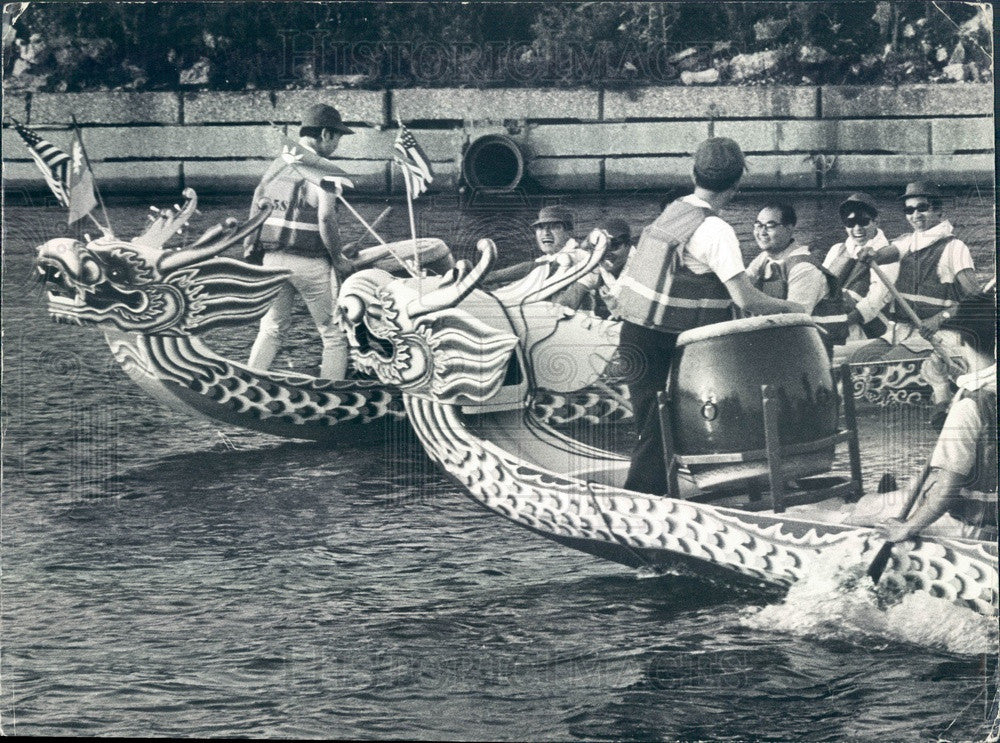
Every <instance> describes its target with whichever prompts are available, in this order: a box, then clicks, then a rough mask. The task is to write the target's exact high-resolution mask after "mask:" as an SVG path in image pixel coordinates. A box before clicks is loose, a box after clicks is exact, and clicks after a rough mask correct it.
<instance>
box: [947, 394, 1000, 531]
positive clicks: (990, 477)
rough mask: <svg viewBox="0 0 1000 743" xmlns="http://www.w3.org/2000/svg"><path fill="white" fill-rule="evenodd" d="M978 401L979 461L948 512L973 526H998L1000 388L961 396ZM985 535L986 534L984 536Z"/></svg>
mask: <svg viewBox="0 0 1000 743" xmlns="http://www.w3.org/2000/svg"><path fill="white" fill-rule="evenodd" d="M964 398H969V399H972V400H974V401H975V403H976V407H977V408H978V410H979V420H980V421H982V423H983V428H982V431H980V434H979V438H978V439H976V463H975V465H974V467H973V469H972V471H971V472H970V473H969V474H968V479H967V480H966V481H965V482H963V483H962V495H961V497H960V498H959V499H957V502H954V503H952V504H950V506H949V508H948V513H949V514H950V515H951V516H952V517H953V518H956V519H958V520H960V521H964V522H965V523H967V524H969V525H971V526H977V527H993V528H994V529H995V528H996V525H997V393H996V390H987V389H978V390H962V391H961V397H960V398H959V399H964ZM981 538H982V537H981Z"/></svg>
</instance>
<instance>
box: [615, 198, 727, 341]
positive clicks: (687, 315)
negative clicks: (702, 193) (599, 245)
mask: <svg viewBox="0 0 1000 743" xmlns="http://www.w3.org/2000/svg"><path fill="white" fill-rule="evenodd" d="M712 214H714V212H712V210H710V209H706V208H704V207H699V206H694V205H693V204H689V203H687V202H686V201H684V200H682V199H679V200H677V201H674V202H672V203H671V204H669V205H668V206H667V208H666V209H664V210H663V213H662V214H661V215H660V216H659V217H657V218H656V221H655V222H653V223H652V224H650V225H648V226H647V227H646V228H645V229H644V230H643V231H642V236H641V237H640V238H639V244H638V245H637V246H636V247H635V250H633V251H632V253H631V255H629V257H628V260H627V262H626V263H625V268H623V269H622V273H621V276H620V277H619V279H618V282H617V284H616V286H615V289H614V294H613V297H614V298H615V314H617V315H618V316H619V317H621V318H622V319H623V320H627V321H628V322H631V323H634V324H635V325H642V326H643V327H647V328H652V329H654V330H659V331H662V332H666V333H680V332H682V331H684V330H689V329H691V328H697V327H701V326H702V325H709V324H711V323H716V322H724V321H726V320H732V319H733V313H732V299H731V298H730V296H729V292H728V291H727V290H726V286H725V284H723V283H722V281H721V280H720V279H719V277H718V276H716V275H715V273H714V272H712V271H709V272H708V273H704V274H697V273H695V272H694V271H692V270H691V269H690V268H688V267H687V266H685V265H683V263H682V261H681V256H682V254H683V252H684V248H685V246H686V245H687V243H688V241H689V240H690V239H691V236H692V235H693V234H694V233H695V230H697V229H698V227H700V226H701V224H702V223H703V222H704V221H705V219H707V218H708V217H709V216H711V215H712Z"/></svg>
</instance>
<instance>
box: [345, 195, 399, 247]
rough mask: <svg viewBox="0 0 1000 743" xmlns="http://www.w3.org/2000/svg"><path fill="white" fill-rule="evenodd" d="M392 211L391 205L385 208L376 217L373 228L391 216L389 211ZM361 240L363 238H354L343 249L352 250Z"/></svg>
mask: <svg viewBox="0 0 1000 743" xmlns="http://www.w3.org/2000/svg"><path fill="white" fill-rule="evenodd" d="M391 211H392V207H391V206H387V207H386V208H385V209H383V210H382V213H381V214H379V215H378V216H377V217H375V220H374V221H373V222H372V227H371V228H372V229H373V230H374V229H375V228H376V227H378V226H379V225H381V224H382V223H383V222H384V221H385V218H386V217H388V216H389V213H390V212H391ZM359 242H361V238H358V239H357V240H352V241H351V242H349V243H347V245H345V246H344V247H343V250H350V249H352V248H353V247H355V246H356V245H357V244H358V243H359Z"/></svg>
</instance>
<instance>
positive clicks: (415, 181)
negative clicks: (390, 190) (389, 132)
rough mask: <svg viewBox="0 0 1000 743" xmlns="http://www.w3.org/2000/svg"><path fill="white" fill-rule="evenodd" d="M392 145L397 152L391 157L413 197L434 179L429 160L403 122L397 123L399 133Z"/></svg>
mask: <svg viewBox="0 0 1000 743" xmlns="http://www.w3.org/2000/svg"><path fill="white" fill-rule="evenodd" d="M392 147H393V149H394V150H395V151H396V153H397V154H396V155H395V156H394V157H393V159H394V160H395V161H396V162H397V163H399V167H400V169H401V170H402V171H403V178H404V179H405V180H406V184H407V193H409V194H410V195H411V196H412V197H413V198H414V199H415V198H417V197H418V196H419V195H420V194H422V193H423V192H424V191H426V190H427V185H428V184H429V183H431V182H432V181H433V180H434V171H433V170H431V161H430V159H429V158H428V157H427V154H426V153H425V152H424V151H423V149H421V147H420V145H419V144H417V140H416V139H414V138H413V135H412V134H411V133H410V130H409V129H407V128H406V127H405V126H403V122H400V123H399V134H398V135H396V142H395V144H393V146H392Z"/></svg>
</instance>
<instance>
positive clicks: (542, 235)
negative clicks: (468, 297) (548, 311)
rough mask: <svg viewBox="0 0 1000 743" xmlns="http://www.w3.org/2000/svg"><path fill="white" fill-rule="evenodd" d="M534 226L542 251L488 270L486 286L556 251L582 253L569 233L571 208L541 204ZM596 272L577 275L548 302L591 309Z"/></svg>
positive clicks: (529, 267) (520, 273)
mask: <svg viewBox="0 0 1000 743" xmlns="http://www.w3.org/2000/svg"><path fill="white" fill-rule="evenodd" d="M531 226H532V227H534V229H535V243H536V245H537V247H538V249H539V250H540V251H541V252H542V256H541V257H540V258H536V259H535V260H533V261H524V262H522V263H516V264H514V265H513V266H508V267H506V268H501V269H499V270H497V271H493V272H491V273H490V274H489V277H488V279H487V281H486V285H487V286H496V285H499V284H508V283H511V282H513V281H517V280H518V279H521V278H524V277H525V276H527V275H528V274H529V273H530V272H531V271H532V270H533V269H535V268H537V267H538V265H539V264H540V263H544V262H546V261H552V260H554V259H555V256H557V255H559V254H560V253H571V254H577V255H575V256H574V257H576V258H580V257H583V256H581V255H579V254H582V253H585V251H586V248H583V247H581V246H580V243H579V242H578V241H577V240H576V238H574V237H573V212H571V211H570V210H569V209H567V208H566V207H564V206H545V207H542V209H541V210H540V211H539V212H538V219H536V220H535V221H534V222H533V223H532V225H531ZM597 282H598V273H597V271H596V270H594V271H592V272H591V273H589V274H587V275H586V276H583V277H582V278H580V279H578V280H577V281H576V282H574V283H573V284H572V285H570V286H568V287H566V288H565V289H563V290H562V291H561V292H559V293H558V294H555V295H554V296H552V297H550V298H549V301H550V302H555V303H556V304H561V305H564V306H566V307H569V308H571V309H574V310H578V309H586V310H593V309H594V303H595V299H596V296H595V293H596V290H597Z"/></svg>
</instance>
